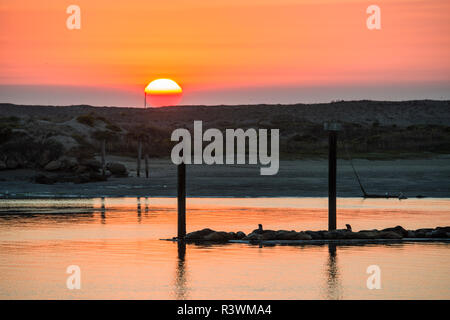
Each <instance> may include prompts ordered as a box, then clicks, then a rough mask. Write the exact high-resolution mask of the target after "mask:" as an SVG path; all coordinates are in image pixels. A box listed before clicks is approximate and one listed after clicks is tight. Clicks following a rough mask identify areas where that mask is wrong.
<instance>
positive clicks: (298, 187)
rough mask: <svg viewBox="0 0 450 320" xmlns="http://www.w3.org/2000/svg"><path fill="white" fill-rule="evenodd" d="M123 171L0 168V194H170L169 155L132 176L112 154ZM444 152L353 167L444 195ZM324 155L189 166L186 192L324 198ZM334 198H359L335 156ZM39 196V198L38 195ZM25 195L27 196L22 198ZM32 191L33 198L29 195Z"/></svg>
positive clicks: (373, 189) (131, 163)
mask: <svg viewBox="0 0 450 320" xmlns="http://www.w3.org/2000/svg"><path fill="white" fill-rule="evenodd" d="M113 159H114V160H115V161H116V160H120V162H121V163H124V164H125V165H126V167H127V169H128V170H129V176H128V177H126V178H115V177H112V178H110V179H108V180H107V181H101V182H90V183H80V184H75V183H58V184H38V183H33V182H32V181H31V179H32V177H33V176H35V175H36V171H34V170H30V169H19V170H7V171H0V197H1V198H5V194H6V191H8V194H9V197H10V198H12V194H16V195H21V196H20V198H49V197H52V198H58V197H60V198H77V197H80V198H100V197H103V196H104V197H146V196H148V197H175V196H176V194H177V193H176V166H175V165H173V164H172V163H171V161H170V159H152V160H151V161H150V178H149V179H146V178H145V177H141V178H138V177H136V171H135V168H136V163H135V160H134V159H132V158H125V157H121V158H118V157H115V158H113ZM449 159H450V155H447V156H441V157H434V158H431V159H397V160H364V159H355V160H354V165H355V167H356V169H357V170H358V174H359V175H360V178H361V180H362V183H363V185H364V188H365V189H366V191H367V192H368V193H371V194H385V193H386V192H388V193H389V194H391V195H395V194H399V193H400V192H402V193H403V194H404V195H405V196H407V197H408V198H415V197H416V196H417V195H421V196H424V197H427V198H450V161H449ZM327 164H328V161H327V159H314V160H311V159H309V160H308V159H305V160H282V161H281V162H280V171H279V173H278V174H277V175H275V176H260V175H259V167H257V166H250V165H249V166H239V167H235V166H225V165H222V166H221V165H215V166H207V165H190V166H188V167H187V196H188V197H196V198H198V197H208V198H215V197H218V198H257V197H260V198H261V197H262V198H280V197H281V198H299V197H327V196H328V174H327V172H328V171H327ZM337 191H338V193H337V194H338V197H343V198H348V197H358V198H359V197H361V199H362V192H361V190H360V188H359V185H358V182H357V180H356V178H355V175H354V173H353V171H352V169H351V166H350V164H349V162H348V161H346V160H341V159H340V160H338V178H337ZM43 194H44V196H42V195H43ZM23 195H27V196H23ZM33 195H38V196H33Z"/></svg>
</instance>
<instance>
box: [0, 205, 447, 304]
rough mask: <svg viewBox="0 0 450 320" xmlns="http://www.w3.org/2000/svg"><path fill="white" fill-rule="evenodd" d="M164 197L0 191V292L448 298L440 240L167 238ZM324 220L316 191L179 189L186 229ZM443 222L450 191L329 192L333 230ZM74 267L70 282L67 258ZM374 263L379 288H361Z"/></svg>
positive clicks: (171, 223) (15, 295) (170, 227)
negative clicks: (371, 195)
mask: <svg viewBox="0 0 450 320" xmlns="http://www.w3.org/2000/svg"><path fill="white" fill-rule="evenodd" d="M176 218H177V215H176V199H175V198H110V199H105V200H102V199H70V200H44V199H27V200H12V199H5V200H0V299H450V250H449V249H450V244H449V243H445V242H431V243H412V242H410V243H408V242H405V243H396V244H367V245H289V246H287V245H276V246H259V245H250V244H215V245H196V244H187V245H185V246H182V245H178V244H177V243H175V242H171V241H164V240H160V239H165V238H171V237H173V236H175V235H176V230H177V225H176ZM258 223H261V224H263V226H264V228H266V229H287V230H291V229H294V230H297V231H299V230H323V229H326V228H327V199H326V198H243V199H238V198H190V199H188V200H187V231H188V232H190V231H194V230H198V229H202V228H205V227H208V228H211V229H215V230H224V231H238V230H242V231H244V232H245V233H249V232H250V231H252V230H253V229H255V228H257V225H258ZM346 223H349V224H351V225H352V227H353V229H354V230H362V229H373V228H378V229H380V228H385V227H393V226H396V225H402V226H403V227H405V228H406V229H416V228H425V227H436V226H449V225H450V199H407V200H401V201H400V200H396V199H366V200H362V199H359V198H358V199H357V198H339V199H338V228H343V227H344V226H345V224H346ZM72 265H76V266H78V267H79V268H80V271H81V276H80V279H81V289H79V290H77V289H74V290H70V289H68V288H67V285H66V281H67V279H68V277H69V276H70V274H68V273H67V272H66V271H67V268H68V267H69V266H72ZM371 265H376V266H378V267H379V268H380V269H379V270H380V271H381V273H380V279H381V288H380V289H372V290H370V289H368V288H367V279H368V278H369V276H370V274H368V273H367V268H368V267H369V266H371Z"/></svg>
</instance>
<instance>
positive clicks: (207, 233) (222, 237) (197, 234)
mask: <svg viewBox="0 0 450 320" xmlns="http://www.w3.org/2000/svg"><path fill="white" fill-rule="evenodd" d="M244 237H245V233H243V232H242V231H238V232H236V233H235V232H225V231H214V230H211V229H202V230H198V231H194V232H191V233H188V234H187V235H186V237H185V238H184V239H185V240H187V241H207V242H227V241H229V240H240V239H243V238H244Z"/></svg>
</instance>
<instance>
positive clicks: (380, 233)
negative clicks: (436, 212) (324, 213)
mask: <svg viewBox="0 0 450 320" xmlns="http://www.w3.org/2000/svg"><path fill="white" fill-rule="evenodd" d="M403 238H444V239H447V238H450V227H437V228H435V229H431V228H428V229H417V230H406V229H404V228H403V227H401V226H396V227H394V228H386V229H383V230H377V229H373V230H361V231H358V232H353V231H352V230H351V228H348V227H347V229H338V230H333V231H325V230H321V231H310V230H307V231H300V232H297V231H295V230H290V231H288V230H263V228H262V226H261V225H260V227H259V228H258V229H255V230H253V231H252V232H250V233H249V234H248V235H245V233H244V232H242V231H238V232H236V233H235V232H225V231H214V230H211V229H202V230H199V231H194V232H191V233H188V234H187V235H186V238H185V240H188V241H210V242H227V241H229V240H248V241H251V242H259V241H269V240H305V241H308V240H349V239H359V240H401V239H403Z"/></svg>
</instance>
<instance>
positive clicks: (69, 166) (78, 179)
mask: <svg viewBox="0 0 450 320" xmlns="http://www.w3.org/2000/svg"><path fill="white" fill-rule="evenodd" d="M44 171H46V172H45V173H40V174H38V175H36V176H35V177H34V181H35V182H36V183H42V184H53V183H60V182H73V183H87V182H96V181H105V180H107V179H108V178H109V177H110V176H116V177H127V176H128V171H127V168H126V167H125V166H124V165H123V164H121V163H118V162H111V163H107V164H106V171H105V174H104V175H103V173H102V164H101V162H100V161H98V160H95V159H85V160H80V161H76V160H75V159H74V158H68V157H62V158H59V159H57V160H53V161H50V162H49V163H47V164H46V165H45V166H44Z"/></svg>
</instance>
